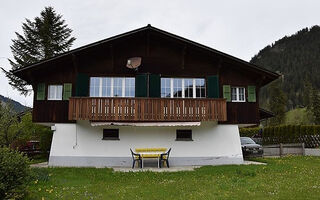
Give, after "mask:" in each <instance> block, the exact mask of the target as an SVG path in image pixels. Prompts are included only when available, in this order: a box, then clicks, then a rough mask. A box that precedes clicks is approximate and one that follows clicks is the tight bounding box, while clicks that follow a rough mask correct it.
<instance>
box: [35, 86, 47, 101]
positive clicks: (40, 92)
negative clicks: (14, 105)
mask: <svg viewBox="0 0 320 200" xmlns="http://www.w3.org/2000/svg"><path fill="white" fill-rule="evenodd" d="M45 96H46V84H44V83H39V84H38V88H37V100H44V99H45Z"/></svg>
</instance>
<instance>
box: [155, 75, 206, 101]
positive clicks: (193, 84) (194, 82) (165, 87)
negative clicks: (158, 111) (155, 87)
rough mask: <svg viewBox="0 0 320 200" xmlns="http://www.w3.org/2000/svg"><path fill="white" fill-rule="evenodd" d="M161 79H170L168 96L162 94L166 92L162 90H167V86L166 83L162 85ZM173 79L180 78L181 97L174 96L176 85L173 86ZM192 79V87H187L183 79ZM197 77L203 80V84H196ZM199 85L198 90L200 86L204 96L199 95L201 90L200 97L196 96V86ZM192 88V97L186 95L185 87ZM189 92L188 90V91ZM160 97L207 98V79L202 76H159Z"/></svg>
mask: <svg viewBox="0 0 320 200" xmlns="http://www.w3.org/2000/svg"><path fill="white" fill-rule="evenodd" d="M163 79H169V81H170V97H167V96H163V94H166V93H163V92H162V91H167V89H168V87H167V85H162V80H163ZM175 79H178V80H179V79H180V80H181V97H180V96H179V97H175V96H174V89H176V87H174V81H175ZM190 79H191V80H192V87H189V86H187V85H186V82H185V80H190ZM197 79H200V80H202V81H203V83H204V85H203V86H198V85H196V82H197ZM198 87H200V90H201V88H203V89H204V96H201V94H202V92H201V91H200V97H197V88H198ZM191 88H192V97H190V96H188V97H186V94H185V93H186V92H185V91H186V89H188V90H189V89H191ZM188 93H189V91H188ZM160 97H161V98H183V99H184V98H185V99H190V98H193V99H196V98H201V99H202V98H207V81H206V79H205V78H202V77H198V78H191V77H184V78H180V77H161V79H160Z"/></svg>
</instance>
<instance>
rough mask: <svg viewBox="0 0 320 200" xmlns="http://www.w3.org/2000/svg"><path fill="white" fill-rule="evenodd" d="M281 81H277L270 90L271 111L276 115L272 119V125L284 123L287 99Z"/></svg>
mask: <svg viewBox="0 0 320 200" xmlns="http://www.w3.org/2000/svg"><path fill="white" fill-rule="evenodd" d="M280 81H281V80H276V81H274V82H272V83H271V85H270V87H269V88H268V91H269V94H270V95H269V96H270V101H269V109H270V111H271V112H273V113H274V114H275V117H273V118H271V119H270V125H279V124H282V123H283V122H284V117H285V112H286V105H287V97H286V95H285V93H284V92H283V91H282V88H281V83H280Z"/></svg>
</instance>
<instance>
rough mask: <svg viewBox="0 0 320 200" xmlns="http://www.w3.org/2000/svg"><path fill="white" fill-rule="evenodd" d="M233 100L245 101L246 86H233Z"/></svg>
mask: <svg viewBox="0 0 320 200" xmlns="http://www.w3.org/2000/svg"><path fill="white" fill-rule="evenodd" d="M231 100H232V102H245V101H246V98H245V88H244V87H232V88H231Z"/></svg>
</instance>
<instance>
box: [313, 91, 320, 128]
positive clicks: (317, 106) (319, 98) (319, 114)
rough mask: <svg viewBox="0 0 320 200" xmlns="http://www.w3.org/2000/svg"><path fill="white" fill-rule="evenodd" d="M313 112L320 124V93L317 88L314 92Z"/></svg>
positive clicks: (316, 122) (317, 122)
mask: <svg viewBox="0 0 320 200" xmlns="http://www.w3.org/2000/svg"><path fill="white" fill-rule="evenodd" d="M312 113H313V116H314V122H315V124H320V95H319V91H317V90H313V92H312Z"/></svg>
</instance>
